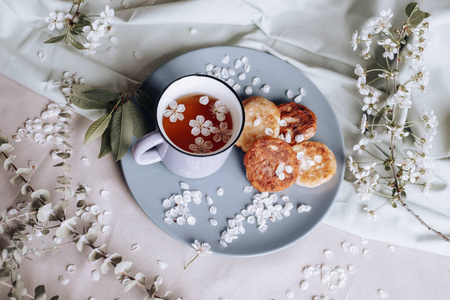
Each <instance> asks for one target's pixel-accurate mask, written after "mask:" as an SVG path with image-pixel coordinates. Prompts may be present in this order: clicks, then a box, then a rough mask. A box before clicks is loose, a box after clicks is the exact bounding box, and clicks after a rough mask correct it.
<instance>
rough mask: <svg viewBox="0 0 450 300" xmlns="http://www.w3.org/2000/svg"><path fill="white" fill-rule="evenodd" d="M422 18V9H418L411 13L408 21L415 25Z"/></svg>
mask: <svg viewBox="0 0 450 300" xmlns="http://www.w3.org/2000/svg"><path fill="white" fill-rule="evenodd" d="M424 18H425V14H424V13H423V11H420V10H419V11H416V12H414V13H413V14H412V15H411V17H410V20H409V22H410V23H411V25H413V26H417V25H419V24H420V23H421V22H422V21H423V19H424Z"/></svg>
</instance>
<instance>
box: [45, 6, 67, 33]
mask: <svg viewBox="0 0 450 300" xmlns="http://www.w3.org/2000/svg"><path fill="white" fill-rule="evenodd" d="M65 21H66V18H65V14H64V13H62V12H59V13H58V14H57V13H56V12H54V11H53V12H51V13H50V16H49V17H46V18H45V22H46V23H48V29H49V30H51V31H53V30H55V28H56V29H58V30H59V29H62V28H63V27H64V23H65Z"/></svg>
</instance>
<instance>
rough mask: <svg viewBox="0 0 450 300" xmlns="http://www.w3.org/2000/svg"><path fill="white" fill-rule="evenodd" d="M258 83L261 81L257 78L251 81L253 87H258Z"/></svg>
mask: <svg viewBox="0 0 450 300" xmlns="http://www.w3.org/2000/svg"><path fill="white" fill-rule="evenodd" d="M260 83H261V79H260V78H259V77H253V79H252V84H253V85H258V84H260Z"/></svg>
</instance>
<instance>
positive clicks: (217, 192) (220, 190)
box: [216, 187, 223, 196]
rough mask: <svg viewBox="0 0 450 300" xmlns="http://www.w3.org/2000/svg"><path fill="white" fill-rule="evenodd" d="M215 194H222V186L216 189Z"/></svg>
mask: <svg viewBox="0 0 450 300" xmlns="http://www.w3.org/2000/svg"><path fill="white" fill-rule="evenodd" d="M216 194H217V196H223V188H222V187H219V188H218V189H217V191H216Z"/></svg>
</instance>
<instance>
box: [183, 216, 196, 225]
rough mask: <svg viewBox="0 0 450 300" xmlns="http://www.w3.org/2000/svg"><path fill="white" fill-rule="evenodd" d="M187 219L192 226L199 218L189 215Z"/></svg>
mask: <svg viewBox="0 0 450 300" xmlns="http://www.w3.org/2000/svg"><path fill="white" fill-rule="evenodd" d="M186 221H187V223H188V224H189V225H191V226H193V225H195V223H196V222H197V220H196V219H195V218H194V217H193V216H190V217H188V218H187V220H186Z"/></svg>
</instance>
